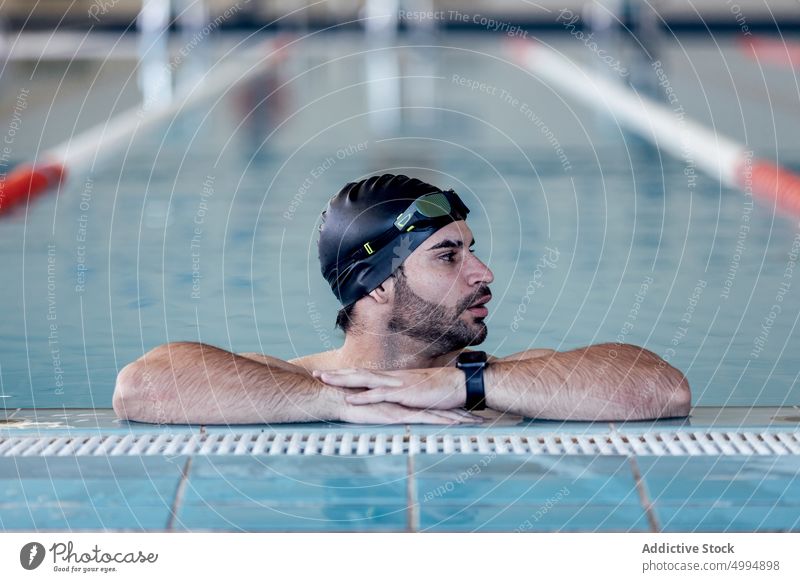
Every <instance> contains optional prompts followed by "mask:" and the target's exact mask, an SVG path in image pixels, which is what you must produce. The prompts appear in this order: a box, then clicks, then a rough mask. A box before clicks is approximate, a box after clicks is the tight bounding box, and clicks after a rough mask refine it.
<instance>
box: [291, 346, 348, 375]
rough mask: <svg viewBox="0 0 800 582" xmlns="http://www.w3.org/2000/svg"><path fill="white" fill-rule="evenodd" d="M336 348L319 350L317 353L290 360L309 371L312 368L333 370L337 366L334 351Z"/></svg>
mask: <svg viewBox="0 0 800 582" xmlns="http://www.w3.org/2000/svg"><path fill="white" fill-rule="evenodd" d="M335 351H336V350H328V351H327V352H319V353H316V354H308V355H306V356H300V357H298V358H293V359H291V360H288V362H289V363H290V364H294V365H295V366H300V367H301V368H305V369H306V370H308V371H311V370H332V369H334V368H336V365H335V363H334V359H333V356H334V353H335Z"/></svg>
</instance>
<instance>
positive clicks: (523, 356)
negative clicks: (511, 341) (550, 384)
mask: <svg viewBox="0 0 800 582" xmlns="http://www.w3.org/2000/svg"><path fill="white" fill-rule="evenodd" d="M555 353H558V352H556V350H551V349H550V348H531V349H528V350H522V351H521V352H517V353H515V354H510V355H508V356H502V357H499V358H496V357H494V356H490V357H489V360H488V361H489V362H508V361H512V360H528V359H530V358H542V357H544V356H551V355H553V354H555Z"/></svg>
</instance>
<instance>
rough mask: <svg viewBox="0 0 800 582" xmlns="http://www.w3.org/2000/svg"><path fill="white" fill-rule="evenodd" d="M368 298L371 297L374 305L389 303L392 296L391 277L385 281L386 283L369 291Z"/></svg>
mask: <svg viewBox="0 0 800 582" xmlns="http://www.w3.org/2000/svg"><path fill="white" fill-rule="evenodd" d="M369 296H370V297H372V299H373V300H374V301H375V302H376V303H379V304H381V305H383V304H385V303H389V301H391V299H392V297H393V296H394V279H393V278H392V277H389V278H388V279H386V281H384V282H383V283H381V284H380V285H378V286H377V287H375V289H373V290H372V291H370V292H369Z"/></svg>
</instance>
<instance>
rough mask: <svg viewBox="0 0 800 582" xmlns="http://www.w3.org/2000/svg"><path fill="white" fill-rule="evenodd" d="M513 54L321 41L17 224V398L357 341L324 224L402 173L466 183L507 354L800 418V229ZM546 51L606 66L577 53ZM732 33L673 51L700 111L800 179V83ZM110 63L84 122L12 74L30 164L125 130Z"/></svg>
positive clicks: (13, 282) (493, 332) (38, 85)
mask: <svg viewBox="0 0 800 582" xmlns="http://www.w3.org/2000/svg"><path fill="white" fill-rule="evenodd" d="M501 39H502V37H489V36H477V37H472V36H469V35H464V34H461V35H453V36H441V37H438V38H437V39H436V44H438V45H440V46H439V47H438V48H437V47H423V48H419V47H417V48H391V47H390V48H374V47H368V46H366V45H365V44H364V43H362V42H361V41H360V40H359V39H358V37H357V36H337V37H332V38H312V39H309V40H306V41H303V42H304V44H302V45H298V46H299V47H302V49H303V50H301V51H298V50H295V51H293V52H290V53H289V56H288V58H287V60H286V61H285V63H284V64H283V65H281V67H280V68H278V69H276V70H273V71H271V72H270V73H269V74H267V75H264V76H262V77H260V78H259V79H257V81H256V82H255V83H253V84H250V85H247V86H233V87H231V88H230V89H229V90H228V91H226V93H225V95H224V96H223V97H222V98H221V99H220V100H219V101H216V102H214V101H213V100H212V101H210V102H206V103H204V104H202V105H200V106H198V107H196V108H194V109H192V110H188V111H185V112H183V113H181V114H180V115H179V116H178V118H176V120H175V121H174V123H172V124H171V125H170V126H169V127H168V128H167V127H161V128H158V129H156V130H154V131H151V132H148V133H143V134H140V135H138V136H137V138H136V139H135V140H134V141H133V142H132V143H131V145H130V149H127V144H126V146H125V147H124V148H123V149H121V150H117V151H115V152H113V153H110V154H109V155H108V156H107V157H105V158H104V159H103V160H102V161H101V163H98V165H97V166H96V167H95V168H94V170H93V171H91V172H87V173H84V174H80V175H73V176H71V179H70V181H69V182H68V183H67V184H66V185H65V186H64V187H63V188H62V190H61V191H60V193H59V195H58V196H54V195H52V194H51V195H48V196H44V197H41V198H39V199H37V200H36V201H35V202H34V203H33V204H32V205H31V206H30V208H29V209H27V211H26V210H25V209H22V210H21V211H19V212H17V213H16V214H14V215H13V216H7V217H4V218H2V220H0V265H2V272H3V276H2V285H0V302H2V306H3V307H2V316H1V317H0V396H1V398H0V406H5V407H8V408H13V407H31V406H36V407H61V406H66V407H108V406H110V405H111V395H112V392H113V387H114V378H115V375H116V372H117V370H118V369H120V368H121V367H122V366H123V365H124V364H126V363H127V362H129V361H131V360H133V359H135V358H137V357H138V356H140V355H141V354H142V353H143V352H144V351H146V350H148V349H150V348H152V347H154V346H156V345H158V344H161V343H163V342H167V341H176V340H193V341H203V342H207V343H210V344H214V345H218V346H221V347H224V348H226V349H230V350H234V351H240V352H241V351H259V352H263V353H267V354H271V355H274V356H277V357H281V358H285V359H288V358H292V357H295V356H298V355H302V354H307V353H311V352H316V351H322V350H326V349H331V348H332V347H336V346H338V345H339V343H340V341H341V336H340V334H339V332H336V331H334V329H333V322H334V319H335V311H336V308H337V304H336V302H335V299H334V297H333V295H332V294H331V292H330V289H328V288H327V287H326V283H325V282H324V280H323V279H322V277H321V275H320V273H319V266H318V263H317V259H316V248H315V241H316V234H315V233H316V228H317V224H318V222H317V221H318V217H319V213H320V211H321V209H322V207H323V206H324V204H325V202H326V200H327V199H328V197H330V196H331V195H332V194H334V193H335V192H336V191H337V190H338V189H339V188H340V187H341V186H342V185H343V184H344V183H346V182H348V181H352V180H356V179H360V178H362V177H365V176H368V175H372V174H377V173H384V172H392V173H407V174H410V175H414V176H418V177H420V178H422V179H424V180H427V181H430V182H432V183H434V184H436V185H438V186H441V187H453V188H454V189H455V190H456V191H458V192H459V193H460V194H461V195H462V197H463V198H464V200H465V202H466V203H467V205H468V206H469V207H470V208H471V209H472V210H473V211H472V213H471V214H470V220H469V224H470V226H471V228H472V230H473V232H474V233H475V238H476V241H477V244H476V250H477V254H478V255H479V256H480V257H481V258H482V259H484V260H485V261H487V262H488V264H489V265H490V266H491V268H492V269H493V271H494V274H495V282H494V284H493V285H492V291H493V294H494V299H493V301H492V303H491V304H490V316H489V318H488V325H489V336H488V338H487V340H486V343H485V344H484V347H485V349H487V350H488V351H490V352H493V353H495V354H496V355H504V354H508V353H512V352H515V351H519V350H522V349H525V348H528V347H550V348H555V349H558V350H569V349H573V348H576V347H580V346H584V345H587V344H591V343H597V342H605V341H617V340H620V341H625V342H630V343H635V344H639V345H643V346H646V347H647V348H649V349H651V350H653V351H654V352H656V353H658V354H660V355H662V356H663V357H665V358H668V359H669V361H670V362H671V363H672V364H674V365H676V366H677V367H679V368H681V369H682V370H684V371H685V372H686V373H687V376H688V377H689V380H690V384H691V386H692V388H693V392H694V404H695V405H709V406H724V405H740V406H742V405H743V406H747V405H781V404H800V388H798V386H797V375H798V370H800V349H798V348H800V341H799V340H798V337H797V334H796V333H794V329H795V326H796V323H797V320H798V317H799V316H800V309H798V293H800V289H799V288H800V281H798V280H797V273H796V271H795V273H794V279H792V276H791V275H789V276H785V275H786V271H785V269H786V267H787V261H789V259H790V257H789V254H790V252H791V251H792V246H793V241H795V237H796V236H797V234H798V223H797V220H790V219H787V218H784V217H781V216H776V215H775V214H774V213H773V212H772V210H771V209H770V208H769V207H766V206H764V205H760V204H758V203H757V204H755V205H754V207H753V208H752V211H750V210H749V207H748V206H747V199H746V197H745V196H743V195H742V193H741V192H739V191H736V190H730V189H726V188H721V187H720V185H719V183H718V182H717V181H716V180H714V179H713V178H711V177H708V176H706V175H703V174H697V175H696V176H694V177H691V176H687V175H686V173H685V170H686V165H685V164H684V163H683V162H681V161H680V160H676V159H673V158H670V157H668V156H667V155H666V154H664V155H660V154H659V152H658V150H656V149H654V148H653V147H652V146H650V145H649V144H647V143H645V142H643V141H642V140H640V139H639V138H637V137H635V136H632V135H631V134H629V133H627V132H624V131H622V130H620V129H619V128H618V127H617V126H616V125H614V123H613V121H612V120H610V119H609V118H608V117H607V116H605V115H602V114H598V113H597V112H595V111H592V110H589V109H587V108H585V107H583V106H578V105H577V104H576V103H575V102H574V101H571V100H570V98H569V97H568V96H562V95H558V94H557V93H555V92H554V90H553V89H552V88H550V87H548V86H547V85H546V84H544V83H542V82H541V81H539V80H537V79H536V78H535V77H533V76H531V75H529V74H528V73H526V72H525V71H523V70H521V69H520V68H518V67H517V66H516V65H514V64H513V63H511V62H509V61H508V60H507V59H506V58H505V57H504V56H503V47H502V43H501ZM551 40H552V42H553V43H554V45H555V46H556V47H557V48H559V49H560V50H563V51H564V52H565V53H566V54H568V55H569V56H570V57H571V58H574V59H576V60H578V61H580V62H583V63H585V64H586V65H587V66H596V63H594V64H593V61H592V55H591V54H589V53H587V52H586V50H585V47H584V46H583V45H582V44H580V43H577V44H576V42H575V41H574V39H573V38H571V37H568V38H564V37H563V36H562V37H558V38H557V39H551ZM717 42H718V43H719V46H717V45H715V44H714V43H713V42H712V41H698V40H687V41H681V42H678V41H674V42H667V43H665V46H664V49H663V54H662V55H661V59H662V61H663V62H664V64H665V70H666V71H667V72H668V74H669V75H670V79H671V81H672V84H673V86H674V87H675V90H676V92H677V94H678V95H679V96H680V99H681V104H682V105H683V106H684V108H685V110H686V111H687V114H688V115H689V116H691V117H692V118H694V119H697V120H698V121H701V122H702V123H707V124H713V125H714V126H715V127H716V129H717V131H719V132H720V133H722V134H723V135H727V136H729V137H732V138H734V139H737V140H747V142H748V144H749V146H750V147H751V148H752V149H753V150H754V151H755V152H756V154H757V155H758V156H760V157H766V158H770V159H773V160H775V159H777V160H778V161H780V163H782V164H784V165H787V166H790V167H794V168H796V169H800V148H798V146H797V145H796V136H797V135H798V132H799V131H800V116H797V115H796V111H797V106H798V103H800V97H798V91H797V86H796V84H795V83H794V82H793V81H792V79H793V77H792V70H791V69H780V68H778V67H772V68H767V69H766V70H764V71H762V70H760V69H759V66H758V64H756V63H754V62H749V61H747V60H746V59H744V60H743V59H742V58H741V57H740V56H739V55H738V53H737V50H738V49H737V47H736V45H735V44H734V43H732V42H730V43H725V42H724V40H722V41H720V40H718V41H717ZM426 44H428V43H426ZM368 50H371V52H366V51H368ZM620 50H623V49H622V48H621V49H620ZM732 58H738V59H739V66H737V67H736V68H735V69H734V70H733V72H729V71H728V70H727V69H726V68H725V67H724V64H725V63H726V62H727V61H728V60H729V59H732ZM687 62H690V63H691V65H692V66H691V67H689V66H686V63H687ZM104 66H106V65H103V64H100V63H94V65H93V68H92V67H88V68H84V69H81V68H76V70H75V71H72V72H70V75H71V77H70V78H71V79H72V82H73V83H75V84H80V81H81V79H82V78H85V80H86V85H85V87H84V88H83V89H82V90H83V91H84V92H85V93H86V94H87V95H88V96H89V97H91V99H90V100H91V101H93V102H99V103H106V104H107V105H108V111H103V110H102V106H98V107H95V108H85V109H84V110H81V111H80V112H78V113H77V115H76V114H74V113H72V110H71V109H70V107H71V106H72V105H74V103H75V99H76V97H75V95H72V97H71V101H69V103H67V104H65V105H61V103H62V100H60V96H59V95H57V94H55V93H53V91H54V89H53V87H54V86H55V83H56V82H57V80H56V81H54V80H53V79H52V78H50V77H48V71H47V69H46V68H45V69H43V68H41V67H40V68H38V69H36V71H35V74H33V77H32V78H31V77H30V75H31V72H32V69H33V67H32V65H31V66H30V67H26V66H24V64H23V65H18V67H17V68H16V69H7V70H6V71H5V72H4V77H5V78H4V81H5V82H6V83H7V85H6V88H5V89H4V96H5V98H6V100H7V98H8V97H9V96H12V97H13V96H14V94H15V88H19V87H29V88H30V89H31V98H30V101H31V102H30V103H29V106H28V108H27V109H26V111H25V114H24V120H23V121H24V124H25V125H24V127H25V128H26V134H25V136H24V137H20V139H19V141H18V142H17V143H18V147H17V148H16V149H15V151H14V160H15V161H19V160H25V159H30V158H31V157H32V155H33V154H34V153H35V152H36V150H37V148H45V147H48V146H50V145H54V144H55V143H57V142H58V141H60V140H62V139H65V137H66V136H68V135H69V134H70V132H71V131H72V127H73V125H75V126H76V127H78V128H80V127H86V126H90V125H92V123H94V122H95V121H96V120H97V119H100V120H102V119H106V118H108V114H109V112H110V111H111V105H110V104H111V103H112V102H113V100H114V99H115V98H116V97H117V96H118V95H120V94H122V95H124V98H123V99H121V103H125V102H128V103H130V102H133V103H135V102H136V99H137V97H136V91H137V90H138V89H137V88H136V85H135V77H134V78H133V81H130V80H129V81H128V82H126V83H125V84H124V87H123V86H122V85H123V81H124V78H120V79H118V80H117V81H118V84H115V82H114V81H113V80H106V81H105V82H103V83H89V80H90V79H91V78H92V77H93V76H94V74H95V72H96V71H97V70H100V69H102V68H103V67H104ZM127 66H128V67H129V68H130V69H131V70H133V63H127ZM454 75H457V76H458V77H454ZM76 76H77V78H76ZM82 76H83V77H82ZM461 78H464V79H470V80H478V81H480V82H483V83H486V85H487V87H497V91H495V92H494V94H493V93H492V91H490V90H489V89H486V90H484V91H481V90H479V89H476V90H470V89H468V88H466V87H464V86H463V85H461V84H459V82H458V79H461ZM273 90H274V91H275V92H274V93H272V94H271V95H270V93H271V92H272V91H273ZM733 90H735V91H736V93H735V95H736V97H737V98H736V99H734V98H732V97H731V95H732V91H733ZM502 91H505V92H506V93H505V95H511V96H512V99H518V100H519V103H518V104H517V105H514V104H513V102H512V101H510V100H504V98H502V97H501V96H500V95H501V92H502ZM132 94H133V96H131V95H132ZM48 95H55V97H59V98H53V99H48V98H47V96H48ZM103 95H105V96H106V97H108V99H103ZM268 95H270V96H269V98H268V99H267V100H266V101H265V102H264V103H263V104H260V105H259V102H260V101H261V100H262V99H265V98H267V96H268ZM80 96H81V95H80V91H78V97H80ZM766 97H770V99H767V98H766ZM65 99H66V98H65ZM521 103H525V104H526V107H525V108H523V107H521ZM51 105H52V110H50V108H51ZM59 107H63V111H64V112H65V113H59V112H60V111H62V110H60V109H59ZM119 109H124V107H119V106H117V111H118V110H119ZM48 111H49V113H48ZM66 112H69V113H66ZM4 113H8V116H7V117H8V118H10V113H9V112H8V111H7V108H6V109H4ZM534 114H535V117H534ZM104 116H105V117H104ZM76 118H77V121H76ZM537 119H538V120H540V121H538V122H537V121H536V120H537ZM4 129H5V124H4V125H2V126H0V131H3V130H4ZM551 132H552V133H551ZM41 136H44V137H43V138H42V139H41V140H40V139H39V138H40V137H41ZM556 140H557V141H556ZM40 141H41V144H40V143H39V142H40ZM743 224H744V225H746V226H748V227H749V230H748V231H747V233H746V236H744V238H743V239H742V240H741V242H740V239H739V238H738V236H739V233H740V232H741V229H742V225H743ZM737 243H740V244H739V249H738V250H737ZM548 249H549V250H548ZM543 257H545V258H548V262H546V263H545V262H544V261H543ZM555 257H557V259H555ZM781 284H783V287H781ZM787 284H788V287H787V286H786V285H787ZM526 294H527V298H526ZM779 295H780V297H781V299H780V300H778V299H777V297H778V296H779ZM776 303H779V304H780V306H781V312H780V314H779V315H778V316H777V317H775V318H774V320H773V318H771V317H770V312H771V311H772V306H773V305H774V304H776ZM523 310H524V311H523ZM762 324H763V327H762ZM765 330H766V331H765ZM756 348H760V349H758V350H757V349H756Z"/></svg>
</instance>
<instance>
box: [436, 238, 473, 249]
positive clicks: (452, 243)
mask: <svg viewBox="0 0 800 582" xmlns="http://www.w3.org/2000/svg"><path fill="white" fill-rule="evenodd" d="M474 244H475V239H474V238H473V239H472V242H471V243H469V246H472V245H474ZM463 246H464V242H463V241H460V240H451V239H449V238H446V239H444V240H443V241H441V242H439V243H436V244H435V245H433V246H432V247H431V248H429V249H428V250H429V251H435V250H437V249H452V248H457V249H460V248H461V247H463Z"/></svg>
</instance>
